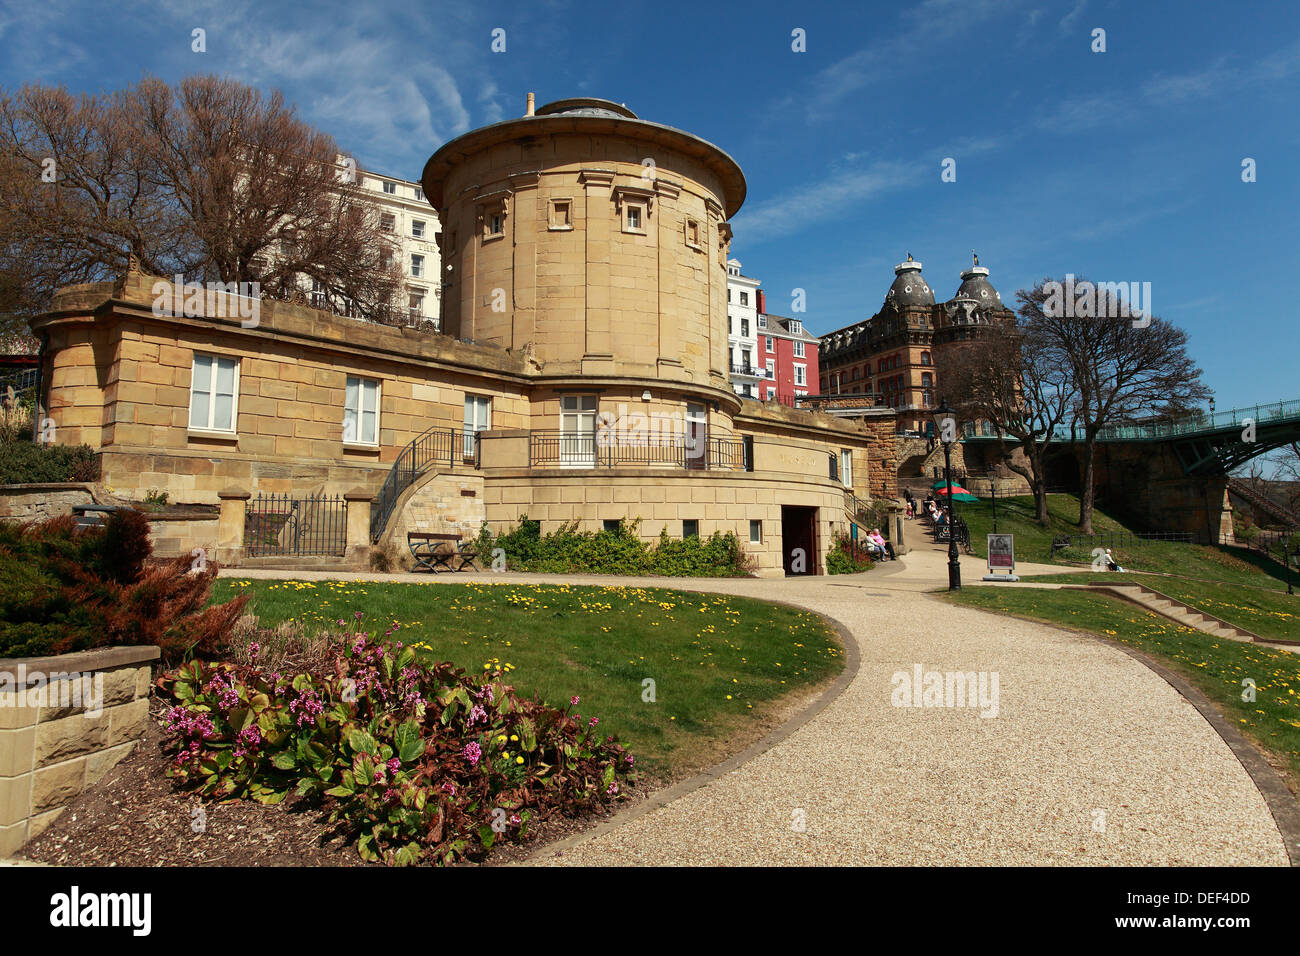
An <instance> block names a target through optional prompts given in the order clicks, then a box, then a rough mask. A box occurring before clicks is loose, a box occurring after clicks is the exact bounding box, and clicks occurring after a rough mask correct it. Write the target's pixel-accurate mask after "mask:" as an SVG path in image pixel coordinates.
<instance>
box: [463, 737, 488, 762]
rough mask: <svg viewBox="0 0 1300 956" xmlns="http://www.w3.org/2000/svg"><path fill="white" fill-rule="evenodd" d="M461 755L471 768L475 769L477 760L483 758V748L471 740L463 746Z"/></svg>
mask: <svg viewBox="0 0 1300 956" xmlns="http://www.w3.org/2000/svg"><path fill="white" fill-rule="evenodd" d="M461 753H462V754H463V755H464V757H465V759H466V760H468V761H469V765H470V766H471V767H477V766H478V762H479V760H481V759H482V757H483V748H482V747H480V746H479V745H478V744H477V743H475V742H474V741H472V740H471V741H470V742H469V743H467V744H466V745H465V749H464V750H462V751H461Z"/></svg>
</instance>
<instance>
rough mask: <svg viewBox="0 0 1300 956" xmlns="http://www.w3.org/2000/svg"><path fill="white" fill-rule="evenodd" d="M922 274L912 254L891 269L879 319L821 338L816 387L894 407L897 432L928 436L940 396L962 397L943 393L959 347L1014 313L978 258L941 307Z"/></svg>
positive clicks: (823, 393) (826, 393) (825, 393)
mask: <svg viewBox="0 0 1300 956" xmlns="http://www.w3.org/2000/svg"><path fill="white" fill-rule="evenodd" d="M921 270H922V266H921V263H920V262H918V261H917V260H915V259H913V258H912V255H911V253H908V254H907V258H906V259H904V261H902V262H900V263H899V264H898V265H896V266H894V281H893V283H892V284H891V285H890V286H889V289H888V291H887V292H886V293H885V300H884V303H883V304H882V305H881V307H880V310H879V311H878V312H877V313H876V314H875V315H873V316H872V317H871V318H869V319H866V320H864V321H862V322H857V323H855V324H853V325H849V326H846V327H844V328H842V329H838V330H836V331H834V332H831V333H829V334H827V335H823V336H822V337H821V350H820V357H821V376H820V382H819V385H820V388H821V397H822V398H830V397H834V396H841V395H860V396H863V397H865V398H868V399H871V400H873V401H874V402H875V404H876V405H879V406H885V407H888V408H892V409H894V410H895V411H896V412H897V416H898V429H899V430H900V431H904V432H915V433H921V434H924V433H926V432H928V431H929V430H930V429H931V428H932V427H933V426H932V422H931V419H930V413H931V412H932V411H933V410H934V408H935V407H937V405H938V404H939V401H940V399H942V398H947V399H948V401H949V402H950V403H953V402H956V401H958V400H959V398H960V396H956V395H948V394H946V393H945V392H944V374H945V368H950V367H951V365H952V363H953V362H954V361H956V360H957V359H956V354H957V351H958V350H959V348H960V343H961V342H963V341H967V340H969V339H971V338H973V337H974V336H976V335H978V334H979V331H980V329H981V327H987V326H989V325H990V324H993V323H1005V322H1012V321H1014V320H1015V315H1014V313H1013V312H1012V311H1011V309H1009V308H1008V307H1007V306H1006V305H1005V304H1004V303H1003V302H1002V296H1001V295H1000V294H999V293H998V291H997V289H995V288H994V287H993V283H991V282H990V281H989V270H988V269H987V268H986V267H984V266H982V265H980V264H979V257H978V256H975V255H974V254H972V264H971V265H970V266H969V267H968V268H966V269H964V270H963V271H962V272H961V284H960V285H959V286H958V287H957V291H956V292H955V293H954V294H953V296H952V298H951V299H949V300H947V301H944V302H936V301H935V296H934V290H933V289H932V288H931V287H930V284H929V282H928V281H927V280H926V278H925V276H924V275H923V274H922V271H921Z"/></svg>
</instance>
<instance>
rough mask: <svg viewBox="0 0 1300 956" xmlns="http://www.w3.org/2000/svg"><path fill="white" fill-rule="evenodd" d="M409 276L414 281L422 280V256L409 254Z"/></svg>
mask: <svg viewBox="0 0 1300 956" xmlns="http://www.w3.org/2000/svg"><path fill="white" fill-rule="evenodd" d="M411 275H412V276H414V277H415V278H416V279H422V278H424V256H421V255H416V254H415V253H411Z"/></svg>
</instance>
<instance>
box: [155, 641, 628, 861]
mask: <svg viewBox="0 0 1300 956" xmlns="http://www.w3.org/2000/svg"><path fill="white" fill-rule="evenodd" d="M393 630H394V629H393V628H389V630H388V632H386V633H385V635H384V638H383V639H380V640H372V639H371V636H370V635H369V634H368V633H365V632H358V633H354V634H351V635H341V636H340V638H341V640H340V642H339V643H337V644H336V645H335V647H336V650H335V652H334V654H333V655H332V657H331V658H330V660H329V661H328V663H327V664H325V665H324V666H321V667H319V668H314V669H303V670H300V671H299V672H298V673H295V674H292V675H290V674H286V673H281V672H280V671H279V670H278V669H275V668H268V667H264V666H262V665H260V664H257V663H252V664H235V663H209V662H204V661H201V660H195V661H191V662H190V663H188V664H185V665H183V666H181V667H180V668H178V669H177V670H175V671H173V672H171V673H168V674H165V675H164V676H162V677H160V678H159V680H158V686H159V688H160V691H161V692H162V694H163V695H164V696H165V697H167V698H170V699H171V700H172V701H173V702H174V706H173V707H172V708H171V710H170V712H169V713H168V716H167V729H168V732H169V741H170V742H169V748H170V750H171V751H172V752H174V754H175V759H174V764H173V770H172V773H173V775H175V776H176V777H178V778H179V779H180V780H181V781H183V782H184V783H185V784H187V785H188V786H191V787H193V788H194V789H196V790H197V791H198V792H199V793H201V794H203V795H204V796H207V797H211V798H214V799H232V798H248V799H253V800H257V801H259V802H262V803H268V804H274V803H279V802H281V801H282V800H284V799H285V798H286V797H287V796H289V795H290V794H294V795H296V796H297V797H300V798H303V799H307V800H319V801H322V802H323V803H324V804H325V805H326V806H327V807H328V808H329V811H330V815H331V819H332V820H334V821H336V822H339V823H340V824H342V825H344V826H345V827H346V828H347V829H348V831H349V832H350V833H351V834H352V835H353V836H354V837H355V839H356V841H357V849H358V851H359V852H360V854H361V856H362V857H364V858H365V859H368V860H383V861H385V862H387V863H390V864H396V865H408V864H412V863H418V862H432V863H438V864H446V863H454V862H457V861H458V860H463V859H481V858H482V857H483V856H484V855H486V854H487V853H488V852H489V851H490V850H491V849H492V847H493V846H494V845H495V844H496V843H497V842H499V841H503V840H505V841H512V842H521V841H523V840H526V839H528V838H529V836H530V834H531V828H532V827H533V826H535V825H536V824H537V823H538V822H540V821H542V820H546V819H549V818H551V817H553V816H556V815H568V816H572V815H574V814H578V813H581V812H585V811H589V810H591V809H594V808H596V807H598V806H601V805H605V804H609V803H612V802H615V801H618V800H621V799H624V798H625V793H624V788H625V786H626V785H627V783H629V782H630V781H631V780H633V779H634V772H633V765H634V763H635V761H634V758H633V757H632V755H631V754H630V753H628V752H627V751H626V750H625V749H624V748H623V747H622V746H621V745H619V744H618V743H617V742H616V740H615V739H614V738H613V737H612V736H605V737H602V735H601V734H600V733H599V732H598V731H597V730H596V727H597V725H598V723H599V721H598V720H597V719H596V718H594V717H592V718H587V719H584V718H583V717H582V715H581V714H578V713H576V712H575V711H574V709H573V708H574V707H575V706H576V705H577V704H578V703H579V700H578V698H576V697H575V698H573V699H572V700H571V701H570V705H569V706H568V707H565V708H555V707H550V706H547V705H546V704H544V703H542V702H541V701H540V700H538V699H536V698H534V699H531V700H529V699H525V698H522V697H520V696H518V695H516V694H515V692H514V688H513V687H512V686H510V685H508V684H506V683H505V681H504V679H503V678H504V674H503V672H502V671H501V670H492V671H488V672H485V673H483V674H480V675H476V676H468V675H466V673H465V672H464V671H463V670H461V669H458V668H456V667H455V666H454V665H452V664H449V663H438V664H433V665H426V664H423V663H421V662H420V661H419V660H417V658H416V655H415V651H414V649H413V648H411V647H409V646H403V644H402V643H401V642H400V641H395V640H391V639H390V637H391V634H392V631H393ZM252 651H253V653H254V655H255V654H256V653H257V648H256V646H255V645H254V646H253V647H252Z"/></svg>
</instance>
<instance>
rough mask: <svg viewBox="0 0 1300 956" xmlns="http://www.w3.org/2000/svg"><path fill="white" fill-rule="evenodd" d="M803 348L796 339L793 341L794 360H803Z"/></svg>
mask: <svg viewBox="0 0 1300 956" xmlns="http://www.w3.org/2000/svg"><path fill="white" fill-rule="evenodd" d="M803 346H804V344H803V342H801V341H799V340H798V339H795V340H794V355H795V358H803V354H804V353H803Z"/></svg>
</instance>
